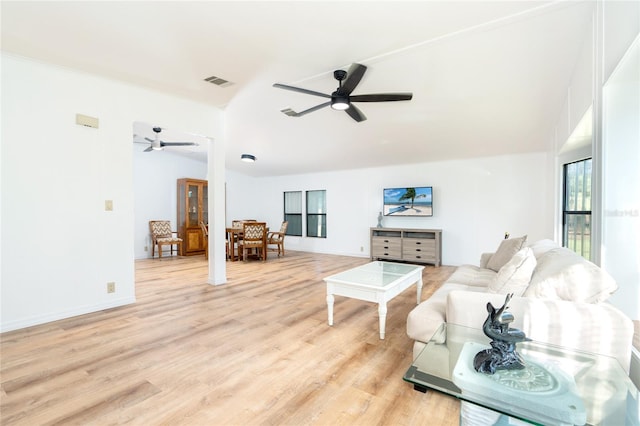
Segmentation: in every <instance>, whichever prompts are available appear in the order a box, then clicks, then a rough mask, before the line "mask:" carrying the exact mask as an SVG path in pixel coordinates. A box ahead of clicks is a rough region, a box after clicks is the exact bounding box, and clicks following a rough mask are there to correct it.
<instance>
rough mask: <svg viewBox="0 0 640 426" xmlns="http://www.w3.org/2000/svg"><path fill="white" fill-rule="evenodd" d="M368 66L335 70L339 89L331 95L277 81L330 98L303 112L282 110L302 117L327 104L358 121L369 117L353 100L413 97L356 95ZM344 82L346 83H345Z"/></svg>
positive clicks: (282, 86) (405, 95)
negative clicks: (353, 93) (352, 94)
mask: <svg viewBox="0 0 640 426" xmlns="http://www.w3.org/2000/svg"><path fill="white" fill-rule="evenodd" d="M366 70H367V67H365V66H364V65H362V64H355V63H354V64H352V65H351V66H350V67H349V71H344V70H335V71H334V72H333V77H334V78H335V79H336V80H338V89H337V90H336V91H335V92H333V93H332V94H331V95H327V94H326V93H321V92H316V91H314V90H308V89H303V88H300V87H294V86H288V85H286V84H280V83H275V84H274V85H273V87H277V88H278V89H285V90H291V91H293V92H299V93H305V94H307V95H313V96H319V97H322V98H328V99H330V100H329V101H328V102H325V103H322V104H320V105H316V106H314V107H311V108H309V109H306V110H304V111H301V112H295V111H294V110H292V109H291V108H285V109H283V110H281V112H283V113H284V114H286V115H288V116H289V117H301V116H303V115H305V114H308V113H310V112H313V111H317V110H319V109H321V108H324V107H326V106H331V108H332V109H334V110H338V111H345V112H346V113H347V114H349V116H350V117H351V118H353V119H354V120H355V121H357V122H358V123H359V122H361V121H364V120H366V119H367V117H366V116H365V115H364V114H363V113H362V111H360V109H358V108H357V107H356V106H355V105H353V104H352V102H393V101H409V100H411V98H412V97H413V94H412V93H375V94H368V95H354V96H351V92H353V90H354V89H355V88H356V86H357V85H358V83H360V80H362V76H364V73H365V71H366ZM343 82H344V83H343Z"/></svg>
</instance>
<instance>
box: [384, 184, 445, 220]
mask: <svg viewBox="0 0 640 426" xmlns="http://www.w3.org/2000/svg"><path fill="white" fill-rule="evenodd" d="M383 191H384V192H383V199H384V202H383V213H384V215H385V216H433V189H432V187H430V186H416V187H413V188H385V189H384V190H383Z"/></svg>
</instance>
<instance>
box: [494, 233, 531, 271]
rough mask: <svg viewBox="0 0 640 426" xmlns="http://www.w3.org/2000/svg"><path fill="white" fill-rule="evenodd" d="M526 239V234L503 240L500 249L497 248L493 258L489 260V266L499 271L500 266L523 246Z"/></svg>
mask: <svg viewBox="0 0 640 426" xmlns="http://www.w3.org/2000/svg"><path fill="white" fill-rule="evenodd" d="M526 240H527V236H526V235H525V236H523V237H518V238H509V239H507V240H502V242H501V243H500V246H499V247H498V250H496V252H495V253H494V254H493V256H491V259H489V261H488V262H487V268H489V269H492V270H494V271H496V272H498V271H499V270H500V268H502V267H503V266H504V265H505V263H507V262H508V261H510V260H511V258H512V257H513V255H514V254H516V253H517V252H518V251H519V250H520V249H521V248H522V246H523V245H524V243H525V241H526Z"/></svg>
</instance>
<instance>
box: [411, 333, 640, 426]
mask: <svg viewBox="0 0 640 426" xmlns="http://www.w3.org/2000/svg"><path fill="white" fill-rule="evenodd" d="M533 337H535V336H533ZM489 341H490V339H489V338H488V337H487V336H485V335H484V333H483V332H482V330H480V329H473V328H469V327H462V326H458V325H453V324H443V325H442V326H441V327H440V328H439V329H438V330H437V331H436V333H435V334H434V335H433V337H432V338H431V340H430V341H429V342H428V343H427V345H426V347H425V348H424V349H423V351H422V352H421V353H420V355H418V357H417V358H416V359H415V360H414V361H413V364H412V365H411V367H410V368H409V370H407V372H406V374H405V375H404V377H403V378H404V380H405V381H407V382H409V383H412V384H413V385H414V389H416V390H419V391H422V392H426V390H427V389H433V390H437V391H439V392H443V393H446V394H449V395H453V396H455V397H456V398H459V399H461V400H462V401H467V402H470V403H472V404H474V405H477V406H480V407H484V408H486V409H489V410H492V411H494V412H497V413H500V414H503V415H506V416H509V417H515V418H517V419H520V420H524V421H526V422H530V423H538V424H561V425H568V424H589V425H615V426H618V425H639V424H640V419H639V410H640V408H639V397H638V390H637V389H636V388H635V386H634V385H633V383H632V382H631V380H630V379H629V377H628V376H627V374H626V373H625V371H624V370H623V368H622V367H621V366H620V364H619V363H618V362H617V361H616V360H615V359H614V358H611V357H608V356H603V355H598V354H592V353H586V352H577V351H573V350H568V349H565V348H562V347H559V346H554V345H549V344H543V343H539V342H535V341H530V342H523V343H519V344H518V345H517V348H518V349H517V350H518V353H519V354H520V355H521V356H522V357H523V358H524V360H525V363H526V369H525V370H516V371H511V372H508V371H504V370H501V371H499V373H500V374H498V373H496V374H495V375H487V374H483V373H478V372H476V371H475V370H474V368H473V357H474V356H475V354H476V353H477V352H478V351H480V350H482V349H485V348H488V347H490V346H489Z"/></svg>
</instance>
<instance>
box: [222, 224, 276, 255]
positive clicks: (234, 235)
mask: <svg viewBox="0 0 640 426" xmlns="http://www.w3.org/2000/svg"><path fill="white" fill-rule="evenodd" d="M242 230H243V228H242V226H240V227H237V226H230V227H228V228H227V244H228V246H229V250H228V252H229V260H231V261H232V262H235V261H236V260H239V259H240V253H238V256H237V258H236V246H235V242H236V241H238V240H239V239H240V236H241V235H242ZM268 233H269V227H266V228H265V230H264V235H263V236H262V244H263V247H264V260H265V261H266V260H267V234H268Z"/></svg>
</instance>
